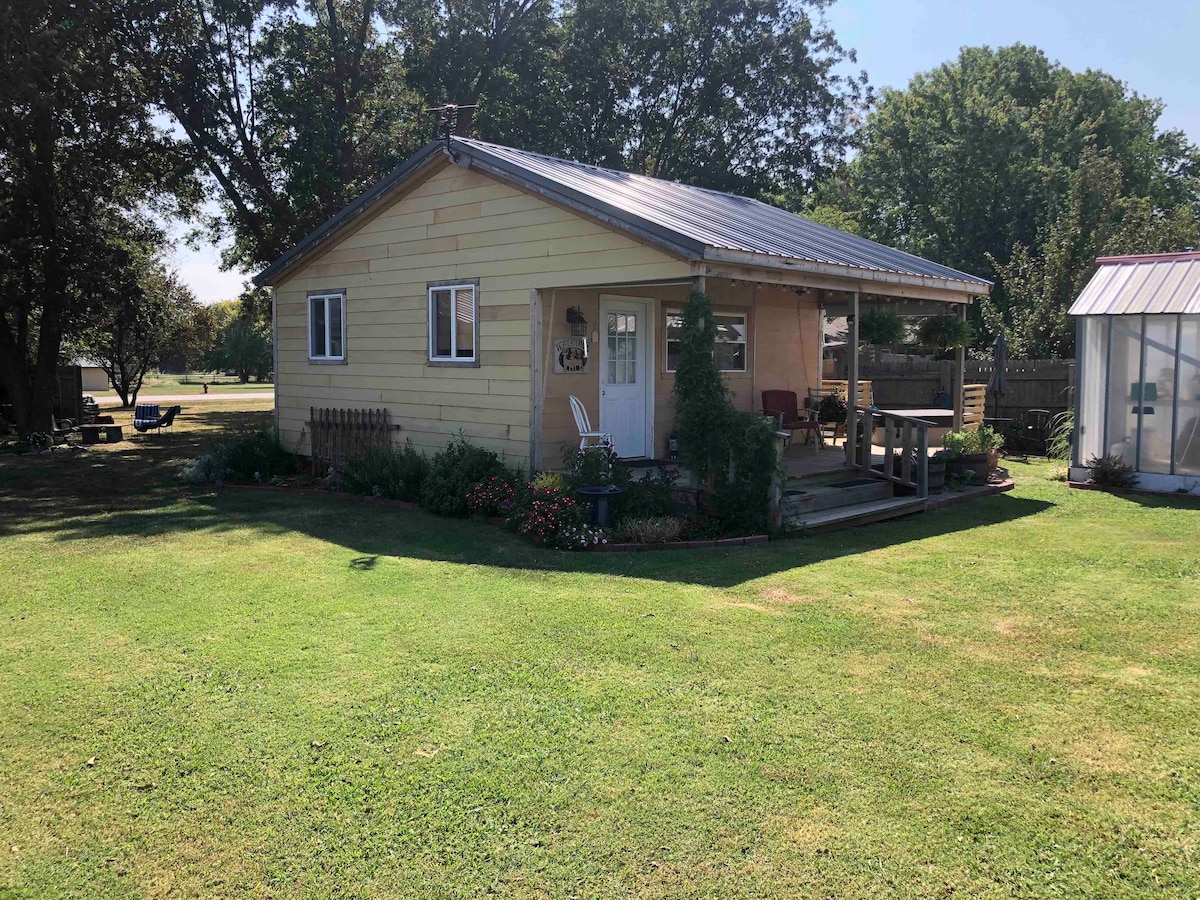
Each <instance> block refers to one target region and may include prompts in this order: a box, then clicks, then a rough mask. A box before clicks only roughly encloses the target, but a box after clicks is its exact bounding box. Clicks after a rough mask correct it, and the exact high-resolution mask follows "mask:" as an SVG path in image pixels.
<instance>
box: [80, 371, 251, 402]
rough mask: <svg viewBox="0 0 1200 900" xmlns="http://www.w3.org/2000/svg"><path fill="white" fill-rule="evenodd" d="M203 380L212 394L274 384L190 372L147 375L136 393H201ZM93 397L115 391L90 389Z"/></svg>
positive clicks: (241, 390) (145, 395)
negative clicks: (185, 373)
mask: <svg viewBox="0 0 1200 900" xmlns="http://www.w3.org/2000/svg"><path fill="white" fill-rule="evenodd" d="M204 382H208V390H209V393H212V394H230V393H234V394H236V393H242V392H247V391H248V392H251V393H260V392H267V393H270V391H271V390H272V389H273V388H274V385H273V384H272V383H271V382H269V381H266V382H258V381H249V382H247V383H246V384H242V382H241V381H239V380H238V379H237V378H236V377H234V376H230V375H214V374H212V373H211V372H209V373H204V372H200V373H197V372H192V373H190V374H188V375H154V374H152V375H147V376H146V380H145V381H144V382H143V383H142V390H141V391H140V393H139V394H138V396H139V397H144V398H150V399H153V398H154V397H155V396H162V395H167V396H172V395H177V394H203V393H204ZM90 393H91V394H92V396H93V397H96V398H97V399H99V398H101V397H115V396H116V391H113V390H111V389H110V390H107V391H91V392H90Z"/></svg>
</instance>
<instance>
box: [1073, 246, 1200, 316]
mask: <svg viewBox="0 0 1200 900" xmlns="http://www.w3.org/2000/svg"><path fill="white" fill-rule="evenodd" d="M1096 264H1097V265H1098V266H1099V268H1098V269H1097V270H1096V274H1095V275H1093V276H1092V280H1091V281H1089V282H1088V284H1087V287H1085V288H1084V289H1083V293H1081V294H1080V295H1079V297H1078V298H1077V299H1076V300H1075V302H1074V303H1073V304H1072V305H1071V309H1070V314H1071V315H1073V316H1132V315H1141V314H1143V313H1147V314H1165V315H1171V314H1175V313H1200V253H1198V252H1192V251H1189V252H1187V253H1157V254H1149V255H1144V256H1104V257H1101V258H1100V259H1098V260H1096Z"/></svg>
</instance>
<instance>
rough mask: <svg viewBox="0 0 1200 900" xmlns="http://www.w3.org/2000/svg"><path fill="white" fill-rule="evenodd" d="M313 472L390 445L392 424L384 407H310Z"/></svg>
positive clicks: (339, 465) (321, 470)
mask: <svg viewBox="0 0 1200 900" xmlns="http://www.w3.org/2000/svg"><path fill="white" fill-rule="evenodd" d="M308 427H309V434H310V436H311V439H312V474H313V475H314V476H315V475H322V474H324V473H325V471H326V470H327V469H329V467H330V466H332V467H334V468H341V466H343V465H344V464H345V462H346V460H348V459H354V458H355V457H356V456H362V455H363V454H364V453H366V452H367V451H368V450H373V449H374V448H376V447H390V446H391V444H392V425H391V423H390V422H389V421H388V411H387V410H386V409H318V408H317V407H315V406H311V407H309V420H308Z"/></svg>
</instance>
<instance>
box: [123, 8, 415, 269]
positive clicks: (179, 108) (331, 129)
mask: <svg viewBox="0 0 1200 900" xmlns="http://www.w3.org/2000/svg"><path fill="white" fill-rule="evenodd" d="M125 5H126V9H127V15H126V17H125V21H124V24H123V27H122V37H123V39H124V40H125V41H127V42H128V44H129V46H131V47H134V48H136V50H137V63H138V70H139V72H140V73H141V74H142V76H143V77H144V78H145V79H146V80H147V82H148V83H149V84H150V85H151V89H152V90H153V91H154V94H155V96H156V98H157V101H158V103H159V104H160V105H161V107H162V108H163V109H165V110H166V111H167V112H168V113H169V114H170V115H171V117H172V118H173V119H174V120H175V122H176V123H177V124H178V125H179V127H180V128H181V129H182V131H183V132H184V134H186V136H187V140H188V142H189V144H190V148H191V152H192V156H193V160H194V163H195V164H196V165H197V166H198V167H199V168H200V170H201V171H202V172H203V173H204V175H205V177H206V179H207V183H208V186H209V188H210V191H211V193H212V195H213V196H215V197H216V198H217V199H218V201H219V206H220V210H219V212H218V213H217V214H216V215H215V216H212V217H210V218H209V219H208V220H207V221H206V223H205V224H206V225H207V228H208V231H209V233H210V235H211V236H213V237H214V238H216V239H219V238H223V237H224V236H225V235H227V234H232V236H233V241H232V244H231V246H230V247H229V248H228V249H227V251H226V252H225V255H224V262H225V264H226V265H227V266H230V267H235V266H240V267H244V268H255V267H259V266H263V265H265V264H267V263H269V262H271V261H272V260H274V259H275V258H276V257H278V256H279V255H280V254H281V253H283V251H285V250H286V249H288V248H289V247H290V246H292V245H293V244H295V243H296V242H298V241H299V240H300V239H301V238H302V237H303V236H304V235H305V234H307V233H308V232H309V231H311V230H312V229H314V228H316V227H317V225H319V224H320V223H321V222H323V221H324V220H325V219H326V218H328V217H329V216H331V215H332V214H333V213H335V212H337V211H338V210H339V209H341V208H342V207H343V206H345V205H346V204H347V203H348V202H349V201H350V200H351V199H352V198H353V197H355V196H357V195H358V194H359V193H361V192H362V191H363V190H365V189H366V188H367V187H368V186H369V185H371V184H372V183H374V182H375V181H376V180H378V179H379V178H380V177H381V176H382V175H383V174H385V173H386V172H387V171H388V170H389V169H391V168H392V167H393V166H395V165H396V164H397V163H398V162H400V161H401V160H403V159H404V158H405V156H407V155H408V154H409V153H410V152H411V150H412V149H414V147H415V146H416V144H417V143H418V142H419V137H418V136H417V133H416V121H417V119H416V113H417V111H418V109H419V102H418V101H417V99H416V97H415V96H414V95H413V94H412V93H411V92H410V91H409V90H408V89H407V87H406V86H405V83H404V81H403V78H402V71H403V70H402V67H401V61H400V57H399V53H398V49H397V48H396V47H395V46H394V45H392V44H391V43H389V42H387V41H386V40H385V39H384V38H383V36H382V35H381V33H380V31H379V29H378V17H377V15H376V8H375V0H320V2H318V0H304V2H290V3H289V2H276V0H194V2H188V3H178V2H173V0H125Z"/></svg>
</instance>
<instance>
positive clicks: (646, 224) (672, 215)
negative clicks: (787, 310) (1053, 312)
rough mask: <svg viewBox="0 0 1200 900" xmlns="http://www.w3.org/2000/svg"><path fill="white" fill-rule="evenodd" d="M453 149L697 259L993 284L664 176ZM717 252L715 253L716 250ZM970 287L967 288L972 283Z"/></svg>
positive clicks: (490, 148) (487, 147) (459, 141)
mask: <svg viewBox="0 0 1200 900" xmlns="http://www.w3.org/2000/svg"><path fill="white" fill-rule="evenodd" d="M453 146H454V149H456V150H461V151H462V155H464V156H466V157H468V158H469V159H470V161H471V163H470V164H471V165H475V164H479V166H480V168H483V169H485V170H488V169H494V170H496V171H497V172H498V173H499V174H505V175H509V176H512V175H517V176H523V178H519V179H518V180H521V181H527V182H529V186H530V187H531V188H534V189H535V190H536V189H537V188H539V187H540V188H542V189H543V190H544V191H548V192H552V193H558V194H563V195H565V197H566V199H568V201H571V200H573V201H574V203H573V204H572V205H578V206H581V207H584V208H587V207H589V206H593V205H595V206H598V207H599V208H600V211H601V212H607V213H609V215H613V216H614V217H615V218H616V219H618V220H620V222H623V223H625V224H629V225H634V226H641V228H642V229H644V230H648V231H651V232H658V233H662V234H663V236H664V237H665V238H666V239H667V240H668V241H670V242H671V243H673V244H674V245H676V246H677V247H678V248H680V249H684V250H688V251H691V254H690V255H694V258H697V259H705V258H719V257H720V255H721V254H720V252H719V251H722V250H732V251H736V252H739V253H753V254H760V255H764V256H772V257H779V258H781V259H795V260H805V261H808V262H815V263H825V264H828V265H832V266H846V267H849V268H854V269H862V270H868V271H875V272H886V273H893V274H898V275H907V276H913V277H918V278H939V279H945V280H948V281H956V282H965V283H966V284H967V285H970V286H972V287H974V288H983V290H982V292H983V293H986V292H987V289H988V288H990V286H991V282H990V281H987V280H985V279H983V278H978V277H976V276H974V275H968V274H967V273H965V272H960V271H958V270H957V269H951V268H950V267H948V266H943V265H941V264H939V263H935V262H931V261H930V260H927V259H923V258H921V257H919V256H914V255H913V254H911V253H905V252H903V251H901V250H895V249H893V248H891V247H886V246H884V245H883V244H877V243H876V242H875V241H869V240H867V239H866V238H862V237H858V236H857V235H853V234H847V233H846V232H844V231H839V230H838V229H836V228H830V227H829V226H827V225H821V224H820V223H818V222H814V221H812V220H811V219H806V218H804V217H803V216H798V215H795V214H794V213H790V212H787V211H786V210H782V209H779V208H777V207H774V206H769V205H767V204H766V203H760V202H759V201H758V200H751V199H749V198H746V197H739V196H737V195H735V194H725V193H722V192H720V191H712V190H708V189H706V188H698V187H692V186H691V185H686V184H679V183H678V182H674V181H663V180H662V179H660V178H650V177H649V176H646V175H635V174H632V173H629V172H619V171H616V170H615V169H604V168H601V167H599V166H592V165H587V164H585V163H578V162H572V161H571V160H566V159H557V158H555V157H553V156H543V155H542V154H540V153H530V152H529V151H527V150H515V149H513V148H512V147H502V146H500V145H498V144H489V143H486V142H484V141H477V140H474V139H471V138H455V139H454V140H453ZM712 251H717V252H716V253H714V252H712ZM968 289H969V288H968Z"/></svg>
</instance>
